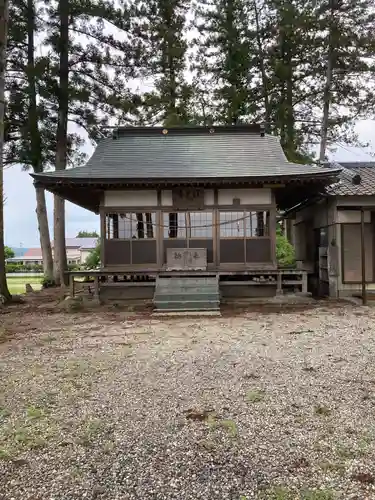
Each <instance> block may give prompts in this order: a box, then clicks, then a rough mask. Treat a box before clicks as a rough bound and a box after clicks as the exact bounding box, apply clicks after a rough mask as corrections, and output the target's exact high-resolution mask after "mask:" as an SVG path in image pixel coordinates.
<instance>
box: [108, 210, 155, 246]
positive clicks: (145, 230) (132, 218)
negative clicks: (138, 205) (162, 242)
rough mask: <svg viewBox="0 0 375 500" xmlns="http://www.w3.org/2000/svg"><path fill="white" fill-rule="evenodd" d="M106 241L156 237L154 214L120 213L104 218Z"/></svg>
mask: <svg viewBox="0 0 375 500" xmlns="http://www.w3.org/2000/svg"><path fill="white" fill-rule="evenodd" d="M106 237H107V239H120V240H129V239H152V238H155V237H156V214H155V213H149V212H146V213H122V214H108V215H107V216H106Z"/></svg>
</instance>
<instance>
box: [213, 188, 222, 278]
mask: <svg viewBox="0 0 375 500" xmlns="http://www.w3.org/2000/svg"><path fill="white" fill-rule="evenodd" d="M218 207H219V192H218V190H217V188H215V189H214V209H213V214H212V222H213V228H212V249H213V254H214V259H213V260H214V266H215V268H216V269H218V268H219V267H220V225H219V224H220V213H219V208H218Z"/></svg>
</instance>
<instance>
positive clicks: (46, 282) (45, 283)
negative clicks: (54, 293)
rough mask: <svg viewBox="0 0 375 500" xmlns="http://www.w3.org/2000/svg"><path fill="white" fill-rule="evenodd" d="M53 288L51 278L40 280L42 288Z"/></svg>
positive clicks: (53, 282)
mask: <svg viewBox="0 0 375 500" xmlns="http://www.w3.org/2000/svg"><path fill="white" fill-rule="evenodd" d="M54 286H55V281H54V280H53V279H51V278H47V277H44V278H43V279H42V288H52V287H54Z"/></svg>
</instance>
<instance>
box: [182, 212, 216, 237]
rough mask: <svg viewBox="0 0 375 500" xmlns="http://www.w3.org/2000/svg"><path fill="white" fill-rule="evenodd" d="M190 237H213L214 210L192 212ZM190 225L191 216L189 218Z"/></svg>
mask: <svg viewBox="0 0 375 500" xmlns="http://www.w3.org/2000/svg"><path fill="white" fill-rule="evenodd" d="M189 216H190V234H189V229H188V236H189V237H190V238H199V239H206V238H212V237H213V227H212V224H213V215H212V212H190V213H189V215H188V217H189ZM187 222H188V224H187V227H189V218H188V219H187Z"/></svg>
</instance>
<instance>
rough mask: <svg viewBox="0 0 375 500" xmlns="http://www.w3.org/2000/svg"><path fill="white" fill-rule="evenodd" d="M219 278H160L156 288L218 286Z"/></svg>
mask: <svg viewBox="0 0 375 500" xmlns="http://www.w3.org/2000/svg"><path fill="white" fill-rule="evenodd" d="M217 285H218V279H217V278H158V279H157V281H156V286H168V287H191V286H195V287H197V286H199V287H200V286H217Z"/></svg>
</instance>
